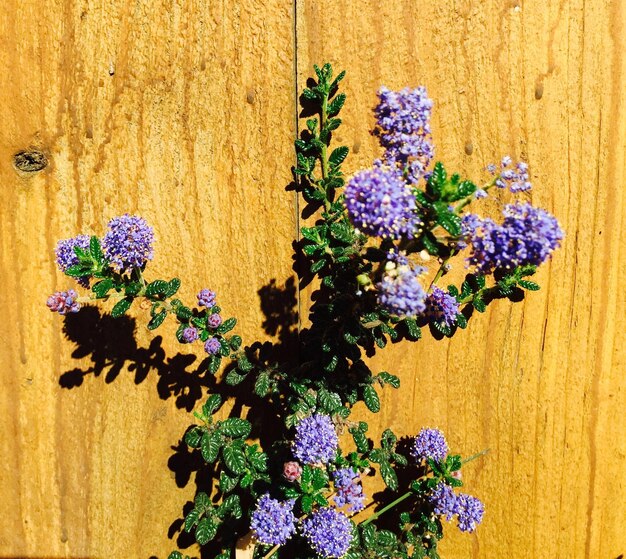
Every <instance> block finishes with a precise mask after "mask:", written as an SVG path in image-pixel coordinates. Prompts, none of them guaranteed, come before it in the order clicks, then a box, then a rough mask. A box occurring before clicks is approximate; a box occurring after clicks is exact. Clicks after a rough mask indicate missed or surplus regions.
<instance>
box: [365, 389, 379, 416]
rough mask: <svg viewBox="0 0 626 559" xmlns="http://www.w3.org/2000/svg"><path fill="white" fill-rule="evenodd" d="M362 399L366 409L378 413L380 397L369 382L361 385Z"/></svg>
mask: <svg viewBox="0 0 626 559" xmlns="http://www.w3.org/2000/svg"><path fill="white" fill-rule="evenodd" d="M363 401H364V402H365V405H366V406H367V409H368V410H370V411H371V412H372V413H378V412H379V411H380V399H379V398H378V394H377V393H376V390H375V389H374V387H373V386H372V385H371V384H368V385H366V386H365V387H363Z"/></svg>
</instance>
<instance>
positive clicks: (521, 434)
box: [0, 0, 626, 559]
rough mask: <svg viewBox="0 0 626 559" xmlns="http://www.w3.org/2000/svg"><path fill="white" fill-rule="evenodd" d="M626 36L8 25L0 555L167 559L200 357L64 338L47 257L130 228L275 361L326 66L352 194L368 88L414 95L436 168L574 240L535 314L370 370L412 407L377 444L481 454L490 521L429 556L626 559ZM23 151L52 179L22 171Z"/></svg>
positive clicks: (574, 0)
mask: <svg viewBox="0 0 626 559" xmlns="http://www.w3.org/2000/svg"><path fill="white" fill-rule="evenodd" d="M625 18H626V4H624V3H622V2H619V1H610V0H586V1H584V0H569V1H568V0H560V1H558V2H557V1H552V0H549V1H544V2H539V1H538V0H533V1H528V0H527V1H523V0H519V1H515V0H512V1H495V0H472V1H463V2H462V1H457V0H445V1H437V2H436V1H431V0H428V1H421V0H420V1H415V0H406V1H399V0H390V1H388V2H376V1H374V0H360V1H358V2H357V1H355V0H344V1H343V2H339V1H335V0H326V1H324V2H321V1H320V2H318V1H313V0H308V1H305V0H298V1H297V3H296V4H295V5H294V2H293V0H289V1H287V0H265V1H261V0H238V1H235V0H221V1H219V2H218V1H210V2H209V1H200V0H152V1H148V0H139V1H134V0H115V1H110V2H98V1H96V0H39V1H35V0H5V2H4V4H3V7H2V11H1V12H0V68H2V72H1V73H0V184H1V185H2V188H3V197H2V202H1V203H0V283H1V286H2V287H1V288H0V308H2V309H3V313H4V315H3V320H2V321H0V340H1V341H2V345H1V346H0V410H1V412H2V413H1V414H0V453H1V456H2V460H0V513H1V514H2V523H0V557H14V558H16V557H31V558H44V557H55V558H56V557H71V558H79V557H80V558H87V557H93V558H95V557H102V558H105V557H106V558H122V557H145V558H147V557H150V556H153V555H154V556H157V557H159V558H164V557H166V556H167V554H168V553H169V551H170V550H171V549H173V548H175V547H176V542H175V538H174V540H172V539H169V537H168V531H169V529H170V525H171V524H172V522H173V521H174V520H175V519H177V518H178V517H179V515H180V509H181V507H182V505H183V504H184V503H185V501H186V500H187V499H189V498H191V496H192V495H193V493H194V490H195V486H194V480H193V478H192V479H191V480H190V481H189V482H188V483H186V482H187V479H186V476H185V472H184V470H183V469H182V468H181V467H180V466H178V465H177V463H176V461H175V460H174V462H172V459H171V457H172V455H173V454H174V450H173V449H172V447H173V446H176V445H177V443H178V440H179V437H180V436H181V434H182V432H183V430H184V428H185V426H186V425H187V424H188V422H189V415H188V413H187V410H188V409H189V408H191V407H192V406H193V405H194V403H196V402H197V401H198V399H199V398H200V395H199V393H198V392H197V391H198V390H199V389H200V387H198V385H197V384H196V383H195V382H193V380H192V377H193V372H194V371H195V369H196V367H197V366H198V364H199V362H200V359H199V357H200V354H198V359H196V360H195V361H193V362H191V359H187V358H184V357H182V358H181V357H175V356H176V354H177V351H178V349H179V348H178V347H177V345H176V344H174V343H172V342H171V333H172V332H171V327H172V325H169V327H167V326H166V327H164V330H163V332H162V333H161V334H160V336H163V338H164V339H163V340H161V338H160V337H159V338H158V339H157V342H151V340H152V336H151V335H150V334H148V333H147V332H146V331H145V329H144V328H143V319H138V320H137V323H136V324H134V323H133V322H132V321H127V322H125V323H116V325H115V326H111V325H110V324H108V323H107V321H106V320H105V321H104V323H103V324H104V326H103V327H101V328H100V329H97V328H94V327H92V326H90V321H89V318H93V316H91V315H87V316H86V319H85V320H84V321H82V322H81V321H77V320H73V321H70V322H68V323H67V331H66V333H65V334H64V333H63V331H62V328H63V324H64V321H63V320H62V319H60V318H59V317H58V316H53V315H52V314H51V313H50V312H49V311H48V310H47V309H46V308H45V305H44V303H45V298H46V296H47V294H48V293H50V292H52V291H54V290H56V289H64V288H67V287H68V286H69V282H68V281H67V280H66V279H65V278H63V276H62V275H61V274H60V273H59V272H57V271H56V268H55V265H54V262H53V248H54V246H55V244H56V241H57V239H59V238H64V237H68V236H73V235H74V234H76V233H77V232H81V231H82V232H96V233H97V232H101V231H102V230H103V227H104V226H105V224H106V222H107V221H108V219H109V218H110V217H112V216H114V215H118V214H119V213H122V212H125V211H130V212H136V213H141V214H142V215H144V216H145V217H146V218H147V219H148V220H149V221H150V222H151V223H153V224H154V226H155V229H156V235H157V245H156V251H155V260H154V262H153V264H151V269H152V270H153V274H154V275H163V276H172V275H174V274H179V275H180V277H181V278H182V279H183V288H182V296H183V297H184V298H185V299H186V300H191V299H192V298H193V296H194V293H195V292H196V291H197V290H198V289H199V288H201V287H204V286H210V287H212V288H215V289H216V290H218V291H219V294H220V301H221V303H222V305H223V306H224V307H225V308H226V309H227V310H228V311H229V314H233V315H236V316H237V317H238V318H239V319H240V321H241V322H240V324H241V328H240V330H241V332H242V334H243V335H244V336H245V337H246V339H248V340H249V339H253V338H258V337H260V338H261V339H264V338H266V337H267V336H268V334H266V333H265V331H264V329H263V328H262V323H263V321H264V320H266V316H265V314H264V313H263V312H262V310H261V301H260V297H259V293H258V292H259V290H261V289H262V288H263V287H264V286H267V285H271V280H273V279H275V280H276V282H277V285H279V286H280V285H283V284H284V282H285V281H286V280H287V279H288V278H289V277H290V276H291V275H292V274H293V271H292V259H291V243H292V241H293V240H294V239H295V238H296V227H297V225H298V223H297V222H298V205H297V202H296V200H295V198H294V195H293V193H292V192H286V191H285V187H286V185H287V184H288V183H289V181H290V179H291V175H290V171H289V168H290V166H291V165H292V164H293V159H294V157H293V152H292V148H291V142H292V139H293V137H294V135H295V132H296V124H295V114H296V111H297V106H296V96H295V92H296V88H297V87H298V88H301V87H302V85H303V83H304V80H305V78H306V77H307V76H308V75H309V74H310V67H311V65H312V64H313V63H314V62H317V63H319V62H323V61H325V60H330V61H331V62H332V63H333V64H334V65H335V66H336V67H337V69H341V68H345V69H346V70H348V76H347V78H346V80H345V82H344V83H345V87H346V91H347V92H348V95H349V98H348V102H347V104H346V108H345V114H343V115H342V116H343V117H344V122H345V127H344V128H342V129H341V131H340V133H339V134H338V137H339V138H338V139H340V140H341V141H343V142H344V143H346V144H348V145H349V146H350V147H351V149H352V152H353V153H352V155H351V157H350V158H349V159H348V161H347V170H348V171H354V170H356V169H358V168H359V167H361V166H366V165H369V164H370V163H371V160H372V159H373V158H374V157H376V156H377V154H378V152H377V150H376V145H375V141H374V139H373V138H372V137H371V136H370V135H369V132H368V130H369V129H370V127H371V126H372V123H373V120H372V117H371V112H370V109H371V107H372V105H373V104H374V102H375V91H376V89H377V88H378V87H379V86H380V85H381V84H385V85H387V86H389V87H393V88H398V87H403V86H405V85H412V86H415V85H418V84H424V85H426V86H427V88H428V91H429V94H430V95H431V97H432V98H433V99H434V100H435V103H436V104H435V111H434V123H433V124H434V137H435V142H436V146H437V155H438V157H439V158H441V159H442V160H444V161H445V162H446V163H447V164H448V165H449V166H452V167H455V168H456V169H458V170H459V171H463V172H466V173H468V174H471V175H472V176H474V177H480V174H481V172H482V171H481V169H482V168H483V167H484V166H485V165H486V164H487V163H489V162H491V161H494V160H497V159H499V157H500V156H501V155H504V154H507V153H510V154H511V155H514V156H517V157H524V158H525V159H526V160H528V162H529V163H530V165H531V170H532V176H533V182H534V184H535V189H534V190H533V191H532V194H531V195H530V198H531V199H532V201H533V202H535V203H537V204H541V205H544V206H545V207H547V208H548V209H549V210H550V211H552V212H553V213H554V214H555V215H557V217H558V218H559V220H560V221H561V224H562V225H563V227H564V229H565V230H566V235H567V237H566V240H565V243H564V246H563V248H562V249H561V250H560V251H559V252H557V253H556V255H555V258H554V259H553V260H552V261H551V263H550V264H549V265H547V266H545V267H544V268H543V269H542V270H541V272H540V274H539V281H540V283H541V284H542V286H543V289H542V290H541V291H539V292H538V293H533V294H531V295H530V296H529V297H528V299H527V300H526V301H525V302H524V303H521V304H517V305H511V304H510V303H508V302H506V301H499V302H496V303H495V304H494V305H492V306H491V307H490V310H489V311H488V312H487V313H486V314H485V315H481V316H478V317H476V318H475V319H473V320H472V322H471V324H470V328H469V329H468V330H467V331H465V332H461V333H459V334H458V335H457V336H456V337H455V338H454V339H453V340H452V341H450V342H434V341H433V340H432V339H430V338H429V337H428V336H426V339H424V340H422V341H421V342H419V343H418V344H415V345H413V346H407V345H406V344H405V345H402V346H396V347H393V348H388V349H387V350H386V351H385V352H384V353H383V354H381V355H380V356H378V357H377V358H376V360H375V361H374V363H373V366H374V368H377V369H385V370H390V371H392V372H396V373H398V374H399V375H400V376H401V379H402V383H403V388H402V389H401V390H400V391H399V392H392V391H386V392H385V394H384V397H383V409H382V411H381V413H380V414H379V416H377V417H376V418H375V420H374V422H373V423H374V425H373V427H372V429H373V431H374V432H376V431H380V430H381V429H382V428H384V427H386V426H391V427H392V428H393V429H394V430H395V431H397V432H401V433H407V434H409V433H413V432H415V431H416V430H418V429H419V427H421V426H422V425H430V426H438V427H441V428H442V429H443V430H445V432H446V433H447V435H448V439H449V442H450V444H451V446H452V447H453V449H454V450H457V451H459V452H462V453H463V454H465V455H468V454H471V453H473V452H475V451H479V450H482V449H483V448H490V449H491V452H490V454H489V455H488V456H487V457H485V458H483V459H481V460H479V461H476V462H474V463H473V465H472V466H468V467H467V469H466V475H465V477H466V482H467V487H468V490H469V491H470V492H472V493H474V494H476V495H478V496H479V497H481V498H482V499H483V500H484V501H485V502H486V505H487V516H486V518H485V523H484V525H483V526H482V527H481V528H480V529H479V530H478V532H477V533H476V534H475V535H458V534H456V530H455V529H454V528H453V527H451V528H450V529H449V530H448V531H447V533H448V535H449V538H448V539H447V540H446V542H445V543H444V545H443V556H444V557H446V558H448V559H455V558H459V559H461V558H466V557H472V558H481V559H482V558H487V557H488V558H492V557H498V558H499V557H509V558H515V559H518V558H519V559H521V558H527V557H533V558H540V559H544V558H545V559H552V558H583V557H584V558H590V559H595V558H598V559H605V558H607V559H617V558H618V557H619V556H620V555H621V554H626V530H625V529H624V527H623V525H624V522H625V521H626V473H625V472H626V435H625V434H624V432H625V431H626V419H625V416H624V409H626V390H625V386H626V380H624V375H625V373H626V350H625V349H624V347H623V343H622V341H621V334H622V332H623V331H624V328H625V327H626V319H625V318H624V317H625V315H626V308H625V307H626V305H625V297H624V295H623V292H624V287H626V286H625V285H624V281H623V280H622V279H621V278H622V277H624V274H625V273H626V254H625V253H624V248H623V247H624V245H625V244H626V230H625V224H624V218H625V215H626V213H625V211H624V210H625V208H624V179H625V171H624V153H625V152H626V114H625V113H624V110H625V109H624V107H625V104H624V102H625V101H626V99H625V97H626V77H625V73H624V71H625V68H624V65H625V61H626V58H625V57H626V50H625V44H624V43H625V42H626V39H624V32H625V29H624V21H625ZM294 29H295V33H294ZM33 149H38V150H40V151H41V152H43V153H44V154H45V155H46V156H47V158H48V162H49V164H48V166H47V167H46V168H45V169H43V170H42V171H39V172H30V173H29V172H23V171H19V170H16V169H15V167H14V155H15V154H16V153H18V152H20V151H24V150H33ZM502 201H504V198H502V199H500V198H499V199H498V200H497V201H492V202H490V203H489V204H490V205H488V206H487V207H488V209H490V210H491V211H497V208H498V204H500V203H501V202H502ZM183 247H193V250H192V251H191V253H190V254H189V255H185V256H183V253H182V250H181V249H182V248H183ZM185 252H186V251H185ZM620 289H621V290H620ZM306 294H307V292H304V293H303V299H302V300H301V301H300V304H301V307H302V308H303V309H306ZM78 316H80V315H78ZM302 318H303V319H304V318H305V317H304V316H303V317H302ZM133 328H135V330H136V335H135V338H136V346H135V345H133V344H135V342H132V343H130V344H129V343H128V342H124V340H125V339H127V338H128V336H127V334H129V333H130V332H132V330H133ZM168 328H169V329H168ZM77 342H80V343H77ZM151 344H152V345H151ZM79 347H80V350H79V349H78V348H79ZM103 347H104V348H105V349H102V348H103ZM94 350H95V351H94ZM162 352H165V354H166V355H167V357H166V358H165V361H164V363H163V364H161V363H160V361H162V359H159V357H161V355H162ZM118 369H119V370H118ZM79 383H80V385H78V384H79ZM76 385H78V386H76Z"/></svg>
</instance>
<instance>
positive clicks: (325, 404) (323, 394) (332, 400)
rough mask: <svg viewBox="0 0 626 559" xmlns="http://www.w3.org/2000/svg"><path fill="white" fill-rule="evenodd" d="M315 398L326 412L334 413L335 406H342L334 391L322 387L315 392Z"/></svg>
mask: <svg viewBox="0 0 626 559" xmlns="http://www.w3.org/2000/svg"><path fill="white" fill-rule="evenodd" d="M317 400H318V402H319V403H320V406H321V407H322V408H323V409H324V410H325V411H326V412H327V413H331V414H332V413H334V412H335V410H336V409H337V408H340V407H341V406H342V403H341V397H340V396H339V394H337V393H336V392H330V391H328V390H326V389H325V388H322V389H321V390H320V391H319V392H318V394H317Z"/></svg>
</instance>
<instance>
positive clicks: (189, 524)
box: [185, 509, 200, 532]
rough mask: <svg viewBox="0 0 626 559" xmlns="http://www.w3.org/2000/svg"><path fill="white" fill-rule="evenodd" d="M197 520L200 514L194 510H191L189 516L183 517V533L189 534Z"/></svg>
mask: <svg viewBox="0 0 626 559" xmlns="http://www.w3.org/2000/svg"><path fill="white" fill-rule="evenodd" d="M199 520H200V512H199V511H197V510H196V509H192V510H191V511H190V512H189V514H188V515H187V516H185V532H191V530H193V527H194V526H195V525H196V524H197V523H198V521H199Z"/></svg>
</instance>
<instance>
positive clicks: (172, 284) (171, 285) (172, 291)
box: [165, 278, 180, 297]
mask: <svg viewBox="0 0 626 559" xmlns="http://www.w3.org/2000/svg"><path fill="white" fill-rule="evenodd" d="M179 288H180V280H179V279H178V278H174V279H171V280H170V281H169V282H168V283H167V290H166V291H165V296H166V297H172V296H174V295H176V292H177V291H178V289H179Z"/></svg>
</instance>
